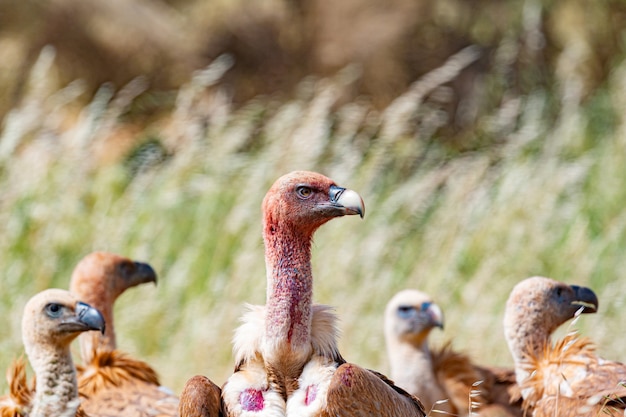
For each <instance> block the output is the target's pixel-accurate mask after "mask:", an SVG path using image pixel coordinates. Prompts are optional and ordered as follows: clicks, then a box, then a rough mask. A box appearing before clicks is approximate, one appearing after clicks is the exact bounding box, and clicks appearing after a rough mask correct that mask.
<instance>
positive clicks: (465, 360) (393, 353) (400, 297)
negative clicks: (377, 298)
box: [385, 289, 522, 417]
mask: <svg viewBox="0 0 626 417" xmlns="http://www.w3.org/2000/svg"><path fill="white" fill-rule="evenodd" d="M443 324H444V321H443V313H442V311H441V308H440V307H439V306H438V305H437V304H435V303H434V302H433V301H432V299H431V298H430V297H429V296H428V295H427V294H425V293H423V292H421V291H418V290H414V289H407V290H403V291H400V292H398V293H397V294H396V295H395V296H394V297H392V298H391V300H389V302H388V303H387V307H386V309H385V340H386V343H387V355H388V358H389V362H390V365H391V378H392V379H393V380H394V381H395V382H396V384H398V385H399V386H401V387H403V388H405V389H406V390H407V391H408V392H410V393H411V394H413V395H415V396H417V397H418V398H420V400H421V401H422V402H423V403H424V406H425V408H426V410H433V411H432V412H433V413H437V412H439V413H448V414H452V415H457V416H468V415H470V414H471V413H476V412H478V413H480V415H484V416H507V417H511V416H521V415H522V409H521V401H517V400H518V399H520V397H519V390H517V389H516V388H517V385H516V384H515V375H514V373H513V370H508V371H507V370H505V369H501V368H488V367H484V366H483V367H481V366H477V365H475V364H473V363H472V361H471V360H470V358H469V356H468V355H466V354H463V353H460V352H458V351H455V350H454V349H453V348H452V345H451V343H450V342H448V343H445V344H444V345H443V346H442V347H440V348H432V347H430V346H429V344H428V335H429V334H430V332H431V330H432V329H433V328H435V327H441V328H443ZM516 390H517V394H516ZM516 402H518V404H516Z"/></svg>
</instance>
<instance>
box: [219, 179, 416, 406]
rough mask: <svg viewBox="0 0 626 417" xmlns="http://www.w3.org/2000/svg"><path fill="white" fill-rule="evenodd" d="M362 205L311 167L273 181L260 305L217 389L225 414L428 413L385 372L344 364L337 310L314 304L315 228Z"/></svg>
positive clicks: (358, 211) (246, 321)
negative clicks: (230, 371) (264, 286)
mask: <svg viewBox="0 0 626 417" xmlns="http://www.w3.org/2000/svg"><path fill="white" fill-rule="evenodd" d="M364 211H365V208H364V205H363V200H362V199H361V197H360V196H359V194H357V193H356V192H355V191H352V190H349V189H346V188H342V187H339V186H338V185H337V184H335V183H334V182H333V181H332V180H331V179H330V178H327V177H325V176H323V175H321V174H318V173H314V172H307V171H296V172H292V173H290V174H287V175H284V176H282V177H281V178H279V179H278V180H277V181H276V182H275V183H274V185H272V187H271V188H270V190H269V191H268V193H267V194H266V196H265V199H264V200H263V239H264V244H265V263H266V274H267V298H266V305H265V306H251V307H250V309H249V311H248V312H247V313H246V315H245V316H244V317H243V324H242V325H241V326H240V327H239V329H238V330H237V332H236V334H235V341H234V351H235V360H236V366H235V373H234V374H233V375H232V376H231V377H230V378H229V379H228V381H227V382H226V384H225V385H224V387H223V390H222V400H223V405H224V408H225V412H226V415H227V416H229V417H232V416H246V417H247V416H255V417H264V416H302V417H306V416H319V417H322V416H329V417H330V416H338V415H341V416H345V417H355V416H371V415H377V416H381V417H387V416H397V417H404V416H419V417H422V416H425V415H426V414H425V412H424V409H423V407H422V405H421V404H420V402H419V400H417V399H416V398H415V397H413V396H411V395H409V394H408V393H406V392H405V391H404V390H402V389H401V388H398V387H397V386H395V385H394V384H393V383H392V382H391V381H389V380H388V379H387V378H385V377H384V376H383V375H381V374H379V373H377V372H374V371H370V370H367V369H364V368H361V367H359V366H357V365H354V364H351V363H346V361H345V360H344V359H343V358H342V356H341V355H340V354H339V350H338V347H337V328H336V317H335V314H334V313H333V312H332V311H331V309H330V308H329V307H327V306H322V305H314V304H313V276H312V271H311V242H312V238H313V234H314V233H315V231H316V230H317V229H318V228H319V227H320V226H322V225H323V224H324V223H326V222H328V221H329V220H331V219H334V218H335V217H340V216H345V215H360V216H361V217H362V216H363V214H364Z"/></svg>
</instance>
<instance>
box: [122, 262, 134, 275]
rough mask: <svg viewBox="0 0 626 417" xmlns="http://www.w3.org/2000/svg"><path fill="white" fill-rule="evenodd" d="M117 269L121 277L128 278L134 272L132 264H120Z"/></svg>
mask: <svg viewBox="0 0 626 417" xmlns="http://www.w3.org/2000/svg"><path fill="white" fill-rule="evenodd" d="M118 268H119V270H120V273H121V275H122V276H128V275H131V274H132V273H133V272H134V269H135V265H133V263H132V262H122V263H121V264H119V266H118Z"/></svg>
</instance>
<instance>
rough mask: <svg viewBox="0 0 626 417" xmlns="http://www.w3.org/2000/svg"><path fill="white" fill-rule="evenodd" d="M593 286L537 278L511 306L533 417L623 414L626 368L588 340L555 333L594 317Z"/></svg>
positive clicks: (518, 290)
mask: <svg viewBox="0 0 626 417" xmlns="http://www.w3.org/2000/svg"><path fill="white" fill-rule="evenodd" d="M597 309H598V299H597V297H596V295H595V294H594V292H593V291H592V290H590V289H589V288H585V287H579V286H577V285H571V286H570V285H567V284H564V283H562V282H559V281H555V280H553V279H549V278H544V277H532V278H528V279H526V280H524V281H521V282H520V283H518V284H517V285H516V286H515V287H514V288H513V290H512V292H511V294H510V296H509V299H508V301H507V304H506V311H505V316H504V329H505V336H506V339H507V343H508V345H509V350H510V351H511V354H512V355H513V360H514V361H515V371H516V375H517V382H518V383H519V385H520V386H521V389H522V396H523V397H524V406H525V407H527V409H528V410H531V409H532V413H533V414H532V416H534V417H552V416H559V417H578V416H581V417H583V416H624V412H625V411H624V410H625V409H626V388H625V386H624V385H625V384H626V365H624V364H622V363H619V362H613V361H607V360H604V359H602V358H600V357H598V356H597V355H596V353H595V349H594V347H593V345H592V343H591V342H590V340H589V339H587V338H582V337H578V336H577V335H576V334H575V333H570V334H568V335H567V336H566V337H564V338H563V339H562V340H559V341H556V342H555V343H551V341H550V335H551V334H552V332H553V331H554V330H556V329H557V328H558V327H559V326H560V325H561V324H563V323H565V322H566V321H568V320H570V319H572V318H574V317H575V316H576V315H577V314H580V313H595V312H596V311H597Z"/></svg>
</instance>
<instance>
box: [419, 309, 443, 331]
mask: <svg viewBox="0 0 626 417" xmlns="http://www.w3.org/2000/svg"><path fill="white" fill-rule="evenodd" d="M422 311H424V312H425V313H426V314H428V317H429V318H430V322H431V324H432V325H433V326H435V327H439V328H440V329H441V330H443V311H441V308H440V307H439V306H438V305H437V304H435V303H424V304H422Z"/></svg>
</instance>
